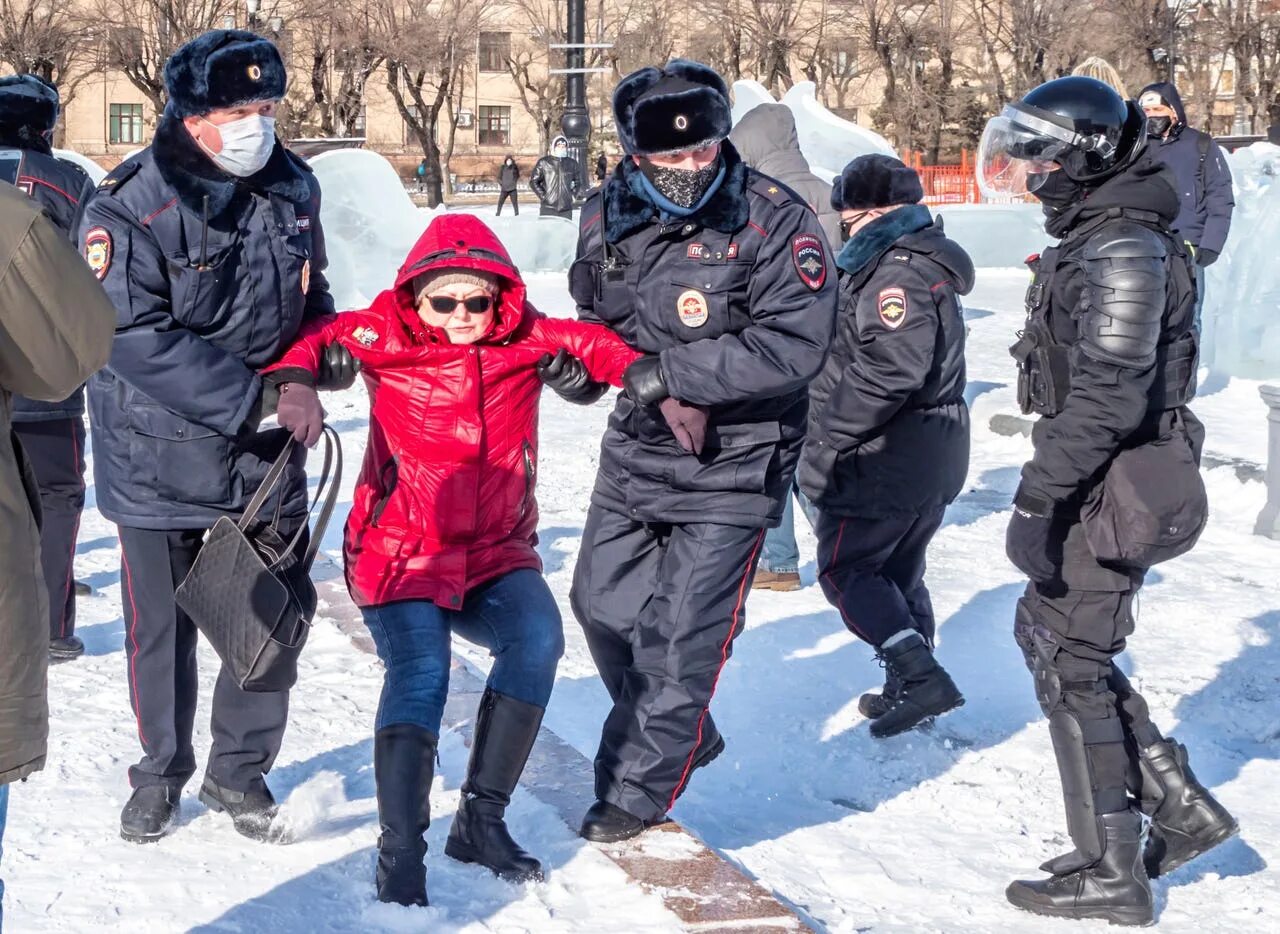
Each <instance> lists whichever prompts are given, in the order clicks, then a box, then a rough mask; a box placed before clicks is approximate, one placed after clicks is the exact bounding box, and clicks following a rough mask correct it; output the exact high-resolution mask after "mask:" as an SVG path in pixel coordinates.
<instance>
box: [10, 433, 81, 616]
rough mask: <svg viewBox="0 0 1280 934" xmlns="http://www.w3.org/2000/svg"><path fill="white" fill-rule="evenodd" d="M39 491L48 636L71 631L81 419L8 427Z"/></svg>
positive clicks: (74, 598)
mask: <svg viewBox="0 0 1280 934" xmlns="http://www.w3.org/2000/svg"><path fill="white" fill-rule="evenodd" d="M13 430H14V432H15V433H16V434H17V435H18V440H19V441H21V442H22V449H23V450H24V451H25V452H26V455H27V460H28V461H30V463H31V469H32V472H34V473H35V476H36V485H37V486H38V487H39V489H40V509H41V512H42V513H43V520H42V522H41V524H40V564H41V567H42V570H43V571H44V582H45V587H46V588H47V589H48V592H49V638H50V639H51V640H52V639H66V638H67V637H68V636H71V635H73V634H74V633H75V631H76V594H75V579H74V576H73V572H72V564H73V563H74V561H75V556H76V536H77V535H78V534H79V532H80V514H81V513H82V512H83V511H84V489H85V487H84V419H83V418H80V417H78V416H77V417H75V418H59V419H55V420H53V421H47V422H16V423H15V424H14V426H13Z"/></svg>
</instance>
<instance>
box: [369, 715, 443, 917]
mask: <svg viewBox="0 0 1280 934" xmlns="http://www.w3.org/2000/svg"><path fill="white" fill-rule="evenodd" d="M436 744H437V738H436V736H435V735H434V734H433V733H431V731H429V730H427V729H425V728H423V727H420V726H414V725H413V724H410V723H393V724H392V725H391V726H388V727H383V728H382V729H381V730H378V732H377V733H375V734H374V737H373V775H374V782H375V783H376V785H377V794H378V821H379V823H380V824H381V826H382V834H381V836H379V837H378V870H377V886H378V901H381V902H395V903H396V904H399V905H425V904H427V866H426V862H425V859H426V855H427V841H426V839H425V837H424V836H423V835H424V834H425V833H426V832H427V826H428V825H429V824H430V823H431V780H432V778H433V777H434V775H435V764H436Z"/></svg>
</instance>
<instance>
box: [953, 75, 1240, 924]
mask: <svg viewBox="0 0 1280 934" xmlns="http://www.w3.org/2000/svg"><path fill="white" fill-rule="evenodd" d="M1145 137H1146V121H1145V120H1144V118H1143V115H1142V113H1141V112H1140V111H1139V110H1138V109H1137V106H1136V105H1135V104H1133V103H1132V102H1127V103H1126V102H1125V101H1124V100H1122V99H1121V98H1120V96H1119V95H1118V94H1117V93H1116V92H1115V91H1113V90H1112V89H1111V88H1109V87H1107V86H1106V85H1104V84H1102V83H1100V82H1098V81H1094V80H1093V79H1091V78H1083V77H1070V78H1060V79H1058V80H1056V81H1051V82H1049V83H1048V84H1045V85H1042V86H1041V87H1039V88H1037V89H1035V90H1034V91H1032V92H1031V93H1030V94H1028V95H1027V96H1026V97H1025V98H1024V99H1023V100H1022V101H1020V102H1017V103H1014V104H1011V105H1009V106H1008V107H1006V108H1005V110H1004V112H1003V113H1002V114H1001V115H1000V116H999V117H996V118H993V119H992V120H991V121H990V122H989V124H988V126H987V129H986V132H985V134H984V136H983V141H982V144H981V147H980V150H979V156H978V162H979V173H980V176H979V178H980V181H981V182H982V184H983V187H984V188H985V189H986V190H987V191H989V192H998V193H1001V194H1017V193H1021V192H1027V191H1031V192H1033V193H1034V194H1035V196H1036V197H1037V198H1039V200H1040V201H1041V203H1042V204H1043V205H1044V212H1045V217H1046V224H1045V228H1046V230H1047V231H1048V232H1049V233H1050V234H1052V235H1053V236H1056V237H1060V238H1061V242H1060V243H1059V244H1058V245H1057V246H1056V247H1052V248H1050V249H1047V250H1045V252H1044V253H1042V254H1041V255H1040V256H1039V257H1038V258H1034V259H1033V260H1032V262H1031V267H1032V271H1033V273H1034V275H1035V278H1034V280H1033V282H1032V285H1031V288H1030V290H1029V292H1028V296H1027V323H1026V327H1025V329H1024V330H1023V331H1022V332H1021V336H1020V340H1019V341H1018V343H1017V344H1016V345H1015V346H1014V347H1013V353H1014V357H1015V359H1016V360H1017V361H1018V364H1019V397H1020V400H1021V402H1022V404H1023V408H1024V411H1026V412H1028V413H1035V414H1037V415H1040V416H1041V418H1040V419H1039V421H1038V422H1037V423H1036V425H1035V429H1034V432H1033V435H1032V441H1033V444H1034V455H1033V457H1032V459H1031V460H1030V461H1029V462H1028V463H1027V464H1026V465H1025V466H1024V467H1023V469H1022V483H1021V484H1020V486H1019V487H1018V492H1017V495H1016V496H1015V498H1014V513H1013V516H1012V518H1011V520H1010V523H1009V529H1008V537H1007V551H1008V554H1009V558H1010V560H1012V561H1013V563H1014V564H1015V565H1016V566H1017V567H1018V568H1019V569H1021V570H1022V571H1023V572H1024V573H1026V575H1027V576H1028V577H1029V578H1030V579H1031V581H1030V584H1029V585H1028V586H1027V591H1026V594H1025V595H1024V596H1023V597H1022V599H1021V600H1020V601H1019V602H1018V608H1017V615H1016V622H1015V635H1016V638H1017V641H1018V644H1019V646H1020V647H1021V648H1022V650H1023V653H1024V654H1025V656H1026V659H1027V665H1028V667H1029V668H1030V669H1031V671H1032V673H1033V674H1034V677H1035V689H1036V695H1037V698H1038V699H1039V701H1040V705H1041V708H1042V709H1043V710H1044V713H1045V715H1046V716H1047V717H1048V719H1049V734H1050V737H1051V738H1052V740H1053V748H1054V755H1055V757H1056V758H1057V762H1058V768H1059V773H1060V776H1061V780H1062V791H1063V797H1064V800H1065V803H1066V815H1067V829H1068V832H1069V833H1070V836H1071V841H1072V843H1073V844H1074V846H1075V849H1074V850H1073V851H1072V852H1071V853H1068V854H1066V855H1064V856H1060V857H1058V858H1056V859H1053V860H1051V861H1049V862H1048V863H1045V864H1044V866H1043V867H1042V868H1043V869H1044V870H1045V871H1047V872H1049V873H1050V877H1049V878H1048V879H1045V880H1041V881H1031V882H1015V883H1013V884H1012V885H1010V886H1009V889H1008V892H1007V895H1008V898H1009V900H1010V901H1011V902H1012V903H1013V904H1015V905H1017V906H1019V907H1020V908H1023V909H1026V910H1028V911H1032V912H1036V913H1039V914H1046V915H1051V916H1055V917H1071V918H1103V919H1106V920H1109V921H1112V922H1114V923H1121V924H1145V923H1149V922H1150V921H1151V920H1152V916H1153V915H1152V897H1151V888H1150V883H1149V881H1148V879H1149V878H1150V877H1154V876H1156V875H1160V874H1162V873H1166V872H1168V871H1170V870H1171V869H1173V868H1175V867H1177V866H1180V865H1182V864H1183V863H1185V862H1186V861H1187V860H1190V859H1192V858H1194V857H1195V856H1197V855H1199V854H1200V853H1203V852H1204V851H1205V850H1207V849H1209V848H1210V847H1212V846H1215V845H1216V844H1217V843H1219V842H1221V841H1222V840H1224V839H1226V838H1227V837H1229V836H1230V835H1232V834H1233V833H1235V831H1236V825H1235V821H1234V820H1233V819H1232V818H1231V815H1230V814H1228V813H1227V812H1226V811H1225V810H1224V809H1223V808H1222V806H1221V805H1220V804H1219V803H1218V802H1217V801H1216V800H1214V798H1213V796H1212V795H1211V794H1210V793H1209V792H1208V791H1207V790H1206V789H1205V788H1204V787H1203V786H1202V785H1200V783H1199V782H1197V781H1196V779H1195V776H1194V775H1193V774H1192V772H1191V770H1190V768H1189V767H1188V765H1187V753H1186V749H1185V748H1184V747H1183V746H1181V745H1180V744H1178V743H1177V742H1175V741H1174V740H1172V739H1165V738H1164V737H1163V736H1161V734H1160V731H1159V730H1158V729H1157V728H1156V726H1155V725H1154V724H1153V723H1152V722H1151V718H1150V714H1149V712H1148V709H1147V705H1146V702H1145V701H1144V700H1143V698H1142V697H1141V695H1139V694H1138V693H1137V691H1135V690H1134V688H1133V686H1132V685H1131V684H1130V683H1129V681H1128V679H1127V678H1126V677H1125V675H1124V673H1123V672H1122V671H1121V670H1120V668H1119V667H1117V665H1116V664H1115V657H1116V656H1117V655H1118V654H1119V653H1120V652H1122V651H1123V650H1124V645H1125V639H1126V638H1127V637H1128V636H1129V634H1130V633H1132V632H1133V627H1134V618H1133V603H1134V595H1135V594H1136V593H1137V591H1138V588H1139V587H1140V586H1141V585H1142V581H1143V577H1144V575H1145V573H1146V568H1147V566H1149V565H1150V563H1151V562H1152V560H1159V559H1160V558H1161V557H1162V556H1163V555H1162V552H1163V553H1164V554H1172V553H1178V552H1180V551H1183V550H1186V549H1187V548H1189V547H1190V545H1191V544H1193V543H1194V541H1195V536H1196V535H1198V534H1199V530H1200V528H1201V527H1202V526H1203V523H1204V520H1205V518H1206V507H1205V505H1204V503H1203V500H1202V497H1203V486H1202V484H1201V481H1200V477H1199V472H1198V466H1197V465H1198V462H1199V451H1200V445H1201V441H1202V437H1203V432H1202V430H1201V427H1200V424H1199V422H1197V421H1196V419H1195V417H1194V416H1192V414H1191V412H1190V410H1189V409H1188V408H1187V407H1186V405H1187V403H1188V402H1189V401H1190V400H1191V398H1192V397H1193V396H1194V394H1195V373H1196V366H1195V363H1196V345H1197V331H1196V328H1195V323H1194V317H1195V315H1194V308H1195V289H1194V285H1193V280H1192V273H1191V260H1190V257H1189V256H1188V255H1187V254H1186V252H1185V250H1184V249H1183V248H1182V244H1181V241H1180V240H1179V239H1178V238H1177V237H1175V236H1174V235H1173V234H1172V233H1171V231H1170V224H1171V223H1172V222H1173V220H1174V218H1175V217H1177V215H1178V209H1179V204H1178V197H1177V194H1176V193H1175V191H1174V189H1173V187H1172V184H1171V175H1170V173H1169V170H1168V169H1167V168H1165V167H1163V166H1161V165H1160V164H1159V163H1158V162H1156V161H1154V160H1152V159H1150V158H1149V157H1148V156H1147V154H1146V153H1145V150H1144V141H1145ZM1197 497H1200V498H1201V499H1200V501H1199V502H1198V503H1197ZM1139 810H1141V811H1144V812H1146V814H1147V815H1148V816H1149V817H1150V820H1151V824H1150V834H1149V839H1148V842H1147V844H1146V850H1145V853H1144V851H1143V848H1142V843H1141V841H1142V825H1143V820H1142V815H1141V814H1140V813H1139Z"/></svg>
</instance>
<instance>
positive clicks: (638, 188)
mask: <svg viewBox="0 0 1280 934" xmlns="http://www.w3.org/2000/svg"><path fill="white" fill-rule="evenodd" d="M720 159H721V161H722V162H723V164H724V170H725V171H724V180H723V181H722V182H721V183H720V187H719V188H718V189H717V190H716V191H715V193H714V194H712V196H711V197H710V198H709V199H708V200H707V203H706V204H704V205H703V206H702V207H701V208H699V209H698V210H697V211H695V212H694V213H693V214H690V215H689V216H688V217H682V218H681V220H682V221H684V222H686V223H691V224H699V225H701V226H703V227H710V228H711V229H712V230H718V231H720V232H721V233H733V232H734V231H737V230H741V229H742V228H743V227H745V226H746V223H747V220H748V219H749V217H750V215H751V207H750V204H749V203H748V201H747V175H748V170H747V166H746V163H744V162H743V161H742V158H741V157H740V156H739V155H738V151H737V150H736V149H734V148H733V144H732V143H730V142H729V141H728V140H724V141H723V142H722V143H721V144H720ZM643 180H644V175H643V174H642V173H641V172H640V167H639V166H638V165H636V164H635V161H634V160H633V159H632V158H631V157H630V156H626V157H624V158H623V159H622V161H621V162H620V163H618V167H617V168H616V169H614V170H613V175H611V176H610V177H609V180H608V181H607V182H605V186H604V212H605V217H606V219H607V226H606V228H605V236H606V237H608V238H609V242H610V243H617V242H618V241H619V240H621V239H622V238H623V237H625V236H626V235H627V234H629V233H631V232H632V231H633V230H636V229H637V228H639V227H643V226H644V225H645V224H648V223H651V222H654V221H656V220H658V208H657V207H656V206H655V205H654V203H653V202H652V201H651V200H650V199H649V196H648V194H647V192H646V191H645V187H644V182H643Z"/></svg>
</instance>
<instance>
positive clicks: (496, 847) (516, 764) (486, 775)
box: [444, 688, 543, 882]
mask: <svg viewBox="0 0 1280 934" xmlns="http://www.w3.org/2000/svg"><path fill="white" fill-rule="evenodd" d="M542 713H543V709H542V708H541V707H537V706H534V705H533V704H526V703H525V702H524V701H519V700H516V699H515V698H514V697H508V696H507V695H505V694H499V693H498V692H497V691H494V690H492V689H490V688H485V692H484V696H482V697H481V698H480V710H479V712H478V713H477V714H476V729H475V735H474V736H473V737H472V741H471V761H470V762H469V763H468V764H467V780H466V781H465V782H463V784H462V800H461V802H459V804H458V813H457V814H456V815H455V816H454V818H453V828H452V829H451V830H450V831H449V839H448V840H447V841H445V845H444V852H445V855H446V856H451V857H453V858H454V859H456V860H458V861H459V862H463V863H479V864H480V865H481V866H484V867H485V868H486V869H488V870H490V871H491V872H494V873H496V874H497V875H498V876H500V877H501V878H503V879H505V880H507V881H508V882H541V881H542V878H543V876H542V864H541V863H539V862H538V861H537V860H536V859H535V858H534V857H532V856H530V855H529V854H528V853H526V852H525V851H524V850H523V849H522V848H521V847H520V845H519V844H518V843H516V842H515V841H514V840H512V839H511V834H510V833H508V832H507V824H506V821H504V820H503V819H502V818H503V815H504V814H505V813H506V810H507V805H508V804H510V803H511V793H512V792H513V791H515V788H516V783H517V782H518V781H519V780H520V773H521V772H523V771H524V766H525V763H526V762H528V761H529V753H530V751H531V750H532V749H533V741H534V740H535V739H536V738H537V736H538V727H539V726H540V725H541V723H542Z"/></svg>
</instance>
